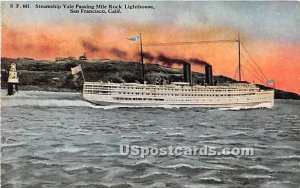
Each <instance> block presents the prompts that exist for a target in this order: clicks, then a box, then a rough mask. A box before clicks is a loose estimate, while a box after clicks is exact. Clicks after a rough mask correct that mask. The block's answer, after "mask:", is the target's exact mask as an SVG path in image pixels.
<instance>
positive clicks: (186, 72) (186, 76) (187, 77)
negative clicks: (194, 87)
mask: <svg viewBox="0 0 300 188" xmlns="http://www.w3.org/2000/svg"><path fill="white" fill-rule="evenodd" d="M191 74H192V72H191V64H190V63H184V64H183V81H184V82H188V83H190V85H191V84H192V79H191V76H192V75H191Z"/></svg>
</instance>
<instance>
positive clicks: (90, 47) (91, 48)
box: [81, 40, 100, 53]
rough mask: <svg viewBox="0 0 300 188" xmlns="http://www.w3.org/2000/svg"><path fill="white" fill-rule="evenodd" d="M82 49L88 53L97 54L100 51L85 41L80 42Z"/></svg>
mask: <svg viewBox="0 0 300 188" xmlns="http://www.w3.org/2000/svg"><path fill="white" fill-rule="evenodd" d="M81 44H82V47H83V48H84V49H85V50H87V51H88V52H92V53H95V52H98V51H99V50H100V48H99V47H98V46H96V45H94V44H93V43H91V42H90V41H87V40H82V41H81Z"/></svg>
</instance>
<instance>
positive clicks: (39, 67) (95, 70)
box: [1, 57, 300, 100]
mask: <svg viewBox="0 0 300 188" xmlns="http://www.w3.org/2000/svg"><path fill="white" fill-rule="evenodd" d="M11 63H16V64H17V70H18V75H19V81H20V87H19V88H20V90H42V91H69V92H75V91H80V90H81V89H82V83H83V79H82V77H81V76H80V74H78V75H75V76H73V75H72V74H71V71H70V70H71V67H74V66H76V65H79V64H81V65H82V67H83V71H84V76H85V79H86V80H87V81H99V80H101V81H103V82H107V81H110V82H119V83H120V82H122V81H125V82H136V81H140V82H141V78H142V75H141V65H140V63H138V62H128V61H117V60H108V59H103V60H87V61H81V60H66V61H48V60H33V59H30V58H18V59H12V58H5V57H2V58H1V88H3V89H4V88H6V87H7V78H8V69H9V66H10V64H11ZM182 79H183V78H182V71H181V70H180V69H175V68H169V67H164V66H161V65H158V64H146V65H145V80H146V81H147V82H148V83H152V84H155V83H156V82H157V81H158V80H160V81H161V82H175V81H182ZM214 79H215V80H217V82H218V83H233V82H237V81H236V80H233V79H231V78H228V77H225V76H214ZM203 80H204V74H202V73H196V72H193V82H195V83H201V82H203ZM259 86H260V87H261V88H266V87H265V86H261V85H259ZM275 99H297V100H299V99H300V96H299V95H298V94H296V93H292V92H287V91H282V90H275Z"/></svg>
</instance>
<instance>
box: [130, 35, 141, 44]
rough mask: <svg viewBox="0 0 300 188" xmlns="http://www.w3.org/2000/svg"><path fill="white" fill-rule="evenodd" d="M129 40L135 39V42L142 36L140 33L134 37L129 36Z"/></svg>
mask: <svg viewBox="0 0 300 188" xmlns="http://www.w3.org/2000/svg"><path fill="white" fill-rule="evenodd" d="M127 39H128V40H130V41H133V42H135V41H138V40H140V36H139V35H137V36H135V37H132V38H127Z"/></svg>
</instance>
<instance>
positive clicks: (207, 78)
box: [205, 65, 213, 85]
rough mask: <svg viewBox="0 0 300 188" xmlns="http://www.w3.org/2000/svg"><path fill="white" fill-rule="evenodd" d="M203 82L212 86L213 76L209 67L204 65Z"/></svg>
mask: <svg viewBox="0 0 300 188" xmlns="http://www.w3.org/2000/svg"><path fill="white" fill-rule="evenodd" d="M205 82H206V83H207V84H208V85H213V74H212V66H211V65H205Z"/></svg>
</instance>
